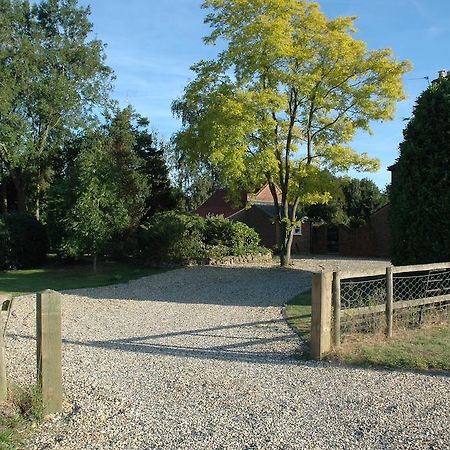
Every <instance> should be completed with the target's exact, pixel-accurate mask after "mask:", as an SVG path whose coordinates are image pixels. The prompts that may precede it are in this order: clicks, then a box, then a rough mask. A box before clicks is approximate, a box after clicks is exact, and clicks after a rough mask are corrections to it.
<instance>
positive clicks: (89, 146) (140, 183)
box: [55, 108, 149, 267]
mask: <svg viewBox="0 0 450 450" xmlns="http://www.w3.org/2000/svg"><path fill="white" fill-rule="evenodd" d="M80 142H81V151H80V153H79V155H78V156H77V159H76V162H75V164H74V166H73V168H72V172H71V173H70V174H69V175H68V177H67V179H65V180H63V181H62V184H61V186H62V187H61V188H60V189H61V192H60V193H61V194H62V196H63V198H62V199H61V202H62V204H63V206H64V203H65V202H66V199H68V198H69V199H72V202H73V203H72V205H69V211H68V213H67V214H66V218H65V226H66V229H67V231H68V233H67V237H66V239H65V240H64V241H65V242H64V244H63V246H64V247H65V249H64V251H65V253H68V254H72V255H78V254H82V253H84V252H89V253H91V254H92V255H93V256H94V267H95V262H96V257H97V254H98V253H99V252H100V251H102V250H103V249H104V246H105V244H106V243H107V241H108V240H110V239H111V238H112V237H113V236H115V235H117V234H120V233H121V232H124V231H125V230H127V229H130V228H132V227H133V226H137V225H138V223H139V222H140V220H141V218H142V216H143V215H144V213H145V201H146V198H147V196H148V194H149V192H148V190H149V187H148V182H147V178H146V176H145V175H144V174H142V173H140V168H141V166H142V164H143V161H142V159H141V158H139V156H138V155H137V154H136V152H135V149H134V145H135V135H134V133H133V127H132V110H131V108H126V109H124V110H123V111H120V112H119V113H118V114H117V115H116V116H115V117H114V118H113V119H112V121H111V123H110V125H109V126H107V127H103V129H99V130H97V131H95V132H92V133H90V134H89V135H87V136H85V137H84V139H82V140H81V141H80ZM55 194H56V193H55ZM56 206H58V205H56Z"/></svg>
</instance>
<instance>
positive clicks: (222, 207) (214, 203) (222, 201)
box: [195, 189, 247, 218]
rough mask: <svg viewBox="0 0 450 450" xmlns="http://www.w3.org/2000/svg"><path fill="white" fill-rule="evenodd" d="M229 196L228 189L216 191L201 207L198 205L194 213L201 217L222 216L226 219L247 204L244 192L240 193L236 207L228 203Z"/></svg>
mask: <svg viewBox="0 0 450 450" xmlns="http://www.w3.org/2000/svg"><path fill="white" fill-rule="evenodd" d="M229 194H230V191H229V189H218V190H217V191H215V192H214V193H213V194H212V195H211V197H209V198H208V200H206V202H205V203H203V205H200V206H199V207H198V208H197V209H196V210H195V213H196V214H198V215H199V216H202V217H206V216H208V215H223V216H224V217H225V218H227V217H230V216H231V215H233V214H235V213H237V212H238V211H240V210H241V209H242V208H244V207H245V205H246V203H247V194H246V193H245V192H242V193H241V196H240V197H241V198H240V202H239V204H238V205H236V204H234V203H233V202H229V201H228V197H229Z"/></svg>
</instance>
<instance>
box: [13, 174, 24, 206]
mask: <svg viewBox="0 0 450 450" xmlns="http://www.w3.org/2000/svg"><path fill="white" fill-rule="evenodd" d="M11 178H12V181H13V184H14V188H15V190H16V200H17V210H18V211H19V212H21V213H25V212H27V197H26V194H25V186H24V183H23V181H22V180H21V178H20V175H17V174H11Z"/></svg>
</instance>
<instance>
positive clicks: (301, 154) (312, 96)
mask: <svg viewBox="0 0 450 450" xmlns="http://www.w3.org/2000/svg"><path fill="white" fill-rule="evenodd" d="M203 7H204V8H207V9H208V15H207V18H206V23H207V24H209V25H210V26H211V28H212V32H211V34H210V36H208V37H206V38H205V42H206V43H208V44H215V43H217V42H219V41H220V42H221V43H225V49H224V50H223V51H222V52H220V54H219V56H218V57H217V59H215V60H212V61H200V62H199V63H198V64H196V65H194V66H193V68H192V69H193V70H194V72H195V79H194V80H193V81H192V82H191V83H189V84H188V86H187V87H186V89H185V91H184V95H183V97H182V98H181V99H179V100H177V101H176V102H174V105H173V109H174V111H175V112H176V113H178V115H179V116H180V117H181V119H182V123H183V128H182V130H181V131H180V132H179V133H178V134H177V136H176V138H175V141H176V143H177V146H178V149H179V151H180V152H182V153H183V154H184V155H186V158H187V159H190V160H194V161H201V160H203V161H208V162H210V163H211V164H212V165H213V166H215V167H217V168H218V170H219V173H220V176H221V180H222V184H225V185H228V186H230V187H232V188H233V187H235V188H236V190H237V189H238V188H244V189H247V190H248V191H251V190H254V189H256V188H257V187H260V186H261V185H262V184H263V183H265V182H267V183H269V186H270V188H271V191H272V194H273V198H274V202H275V205H276V210H277V221H278V223H279V224H280V226H279V229H280V239H279V242H280V243H279V246H280V249H281V254H282V258H281V263H282V264H283V265H285V264H288V263H289V259H290V247H291V243H292V237H293V231H294V228H295V226H296V222H297V214H296V212H297V209H298V208H299V207H304V206H305V205H306V204H308V203H318V202H319V200H321V201H323V202H326V201H328V200H329V198H330V194H329V192H328V191H327V183H326V182H324V183H321V180H322V179H324V177H325V178H326V173H327V172H328V171H346V170H348V169H349V168H351V167H353V168H356V169H361V170H376V169H377V168H378V162H377V161H376V160H373V159H371V158H369V157H368V155H367V154H365V153H361V154H360V153H357V152H356V151H355V150H354V149H353V148H351V146H350V142H351V140H352V138H353V137H354V136H355V133H356V131H357V130H358V129H362V130H365V131H370V127H369V124H370V121H372V120H388V119H392V117H393V114H394V108H395V103H396V101H397V100H400V99H402V98H404V93H403V88H402V82H401V77H402V75H403V73H404V72H405V71H406V70H408V68H409V65H408V63H406V62H398V61H397V60H396V59H395V58H394V57H393V55H392V52H391V51H390V50H373V51H369V50H367V48H366V45H365V43H364V42H362V41H359V40H356V39H355V38H354V36H353V34H354V31H355V29H354V25H353V18H350V17H339V18H337V19H333V20H329V19H327V18H326V17H325V15H324V14H323V13H322V12H321V11H320V9H319V7H318V5H317V4H316V3H310V2H308V1H302V0H234V1H228V0H205V1H204V2H203ZM276 185H278V186H279V187H280V189H281V192H282V195H281V198H280V199H279V198H278V196H277V194H276ZM308 186H309V187H308ZM289 204H291V205H292V206H293V208H291V211H292V212H291V214H290V213H289Z"/></svg>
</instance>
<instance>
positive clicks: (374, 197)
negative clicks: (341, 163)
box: [342, 178, 388, 226]
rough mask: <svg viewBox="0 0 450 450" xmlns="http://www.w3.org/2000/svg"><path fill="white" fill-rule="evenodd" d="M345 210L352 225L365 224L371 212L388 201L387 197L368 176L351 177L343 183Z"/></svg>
mask: <svg viewBox="0 0 450 450" xmlns="http://www.w3.org/2000/svg"><path fill="white" fill-rule="evenodd" d="M342 191H343V194H344V211H345V212H346V213H347V216H348V218H349V224H350V225H351V226H359V225H364V224H365V223H367V221H368V220H369V217H370V215H371V214H373V213H374V212H375V211H376V210H377V209H379V208H381V207H382V206H384V205H385V204H386V203H387V201H388V200H387V197H386V196H385V195H384V194H383V193H382V192H381V191H380V189H378V186H377V185H376V184H375V183H374V182H373V181H372V180H369V179H368V178H363V179H361V180H358V179H357V178H350V179H347V180H344V182H343V185H342Z"/></svg>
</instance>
